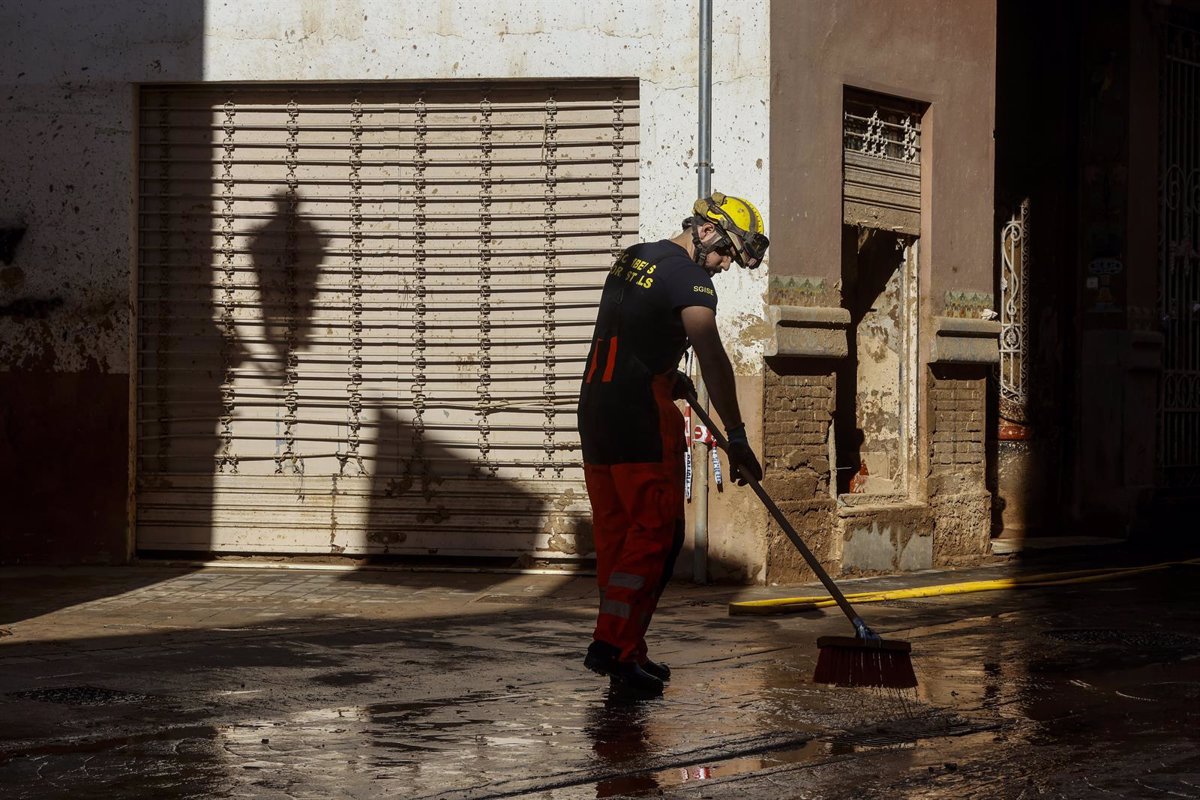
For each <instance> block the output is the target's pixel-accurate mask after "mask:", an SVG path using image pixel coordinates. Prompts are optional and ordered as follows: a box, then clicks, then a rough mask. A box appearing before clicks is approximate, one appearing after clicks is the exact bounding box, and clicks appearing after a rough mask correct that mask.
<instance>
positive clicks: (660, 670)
mask: <svg viewBox="0 0 1200 800" xmlns="http://www.w3.org/2000/svg"><path fill="white" fill-rule="evenodd" d="M642 669H643V670H645V671H646V672H648V673H650V674H651V675H653V676H654V677H656V678H658V679H659V680H660V681H662V682H663V683H666V682H667V681H669V680H671V668H670V667H668V666H667V665H666V664H660V663H658V662H657V661H651V660H650V659H648V658H647V659H646V660H645V661H644V662H642Z"/></svg>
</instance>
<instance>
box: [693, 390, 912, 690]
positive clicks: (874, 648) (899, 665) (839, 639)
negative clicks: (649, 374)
mask: <svg viewBox="0 0 1200 800" xmlns="http://www.w3.org/2000/svg"><path fill="white" fill-rule="evenodd" d="M686 399H687V401H688V403H689V404H690V405H691V407H692V409H693V410H694V411H695V412H696V415H697V416H698V417H699V418H700V421H701V422H703V423H704V424H705V426H707V427H708V430H709V431H710V432H711V433H712V436H713V438H714V439H715V440H716V442H717V445H718V446H719V447H720V448H721V449H722V450H724V451H725V452H726V453H727V454H728V453H729V442H728V441H727V440H726V439H725V437H724V436H723V435H722V434H721V432H720V430H719V429H718V428H717V426H716V425H714V424H713V421H712V418H711V417H709V416H708V413H707V412H706V411H705V410H704V409H703V408H701V407H700V403H699V401H698V400H697V399H696V394H695V392H688V394H687V398H686ZM731 460H732V457H731ZM741 478H742V479H743V480H745V481H746V483H747V484H748V485H749V486H750V488H751V489H753V490H754V493H755V494H756V495H758V499H759V500H761V501H762V503H763V505H764V506H766V507H767V511H769V512H771V516H772V517H774V518H775V522H777V523H778V524H779V527H780V528H782V529H783V532H784V533H786V534H787V537H788V538H789V539H791V540H792V544H794V545H795V546H796V549H797V550H799V551H800V555H802V556H804V560H805V561H807V562H808V566H809V567H811V568H812V571H813V572H815V573H816V575H817V577H818V578H820V579H821V583H823V584H824V585H825V588H826V589H827V590H828V591H829V595H830V596H831V597H832V598H833V599H834V600H835V601H837V604H838V607H839V608H841V609H842V613H844V614H845V615H846V618H847V619H849V620H850V624H851V625H853V626H854V636H821V637H819V638H818V639H817V648H818V654H817V668H816V669H815V670H814V671H813V682H814V683H831V684H834V685H836V686H873V687H880V688H884V689H911V688H912V687H914V686H916V685H917V676H916V673H914V672H913V665H912V655H911V653H912V645H910V644H909V643H908V642H905V641H901V640H898V639H884V638H882V637H880V635H879V634H877V633H875V632H874V631H873V630H871V629H870V628H869V627H867V623H865V622H863V620H862V617H860V616H859V615H858V614H857V613H855V611H854V607H853V606H851V605H850V601H849V600H847V599H846V595H844V594H842V590H841V589H839V588H838V587H837V584H836V583H834V582H833V578H831V577H829V573H828V572H826V571H825V568H824V567H822V566H821V562H819V561H817V558H816V556H814V555H813V554H812V551H811V550H809V549H808V545H806V544H805V543H804V540H803V539H801V538H800V534H798V533H796V529H795V528H793V527H792V524H791V523H790V522H788V520H787V517H785V516H784V515H783V512H782V511H780V510H779V506H777V505H775V501H774V500H772V499H771V496H770V495H768V494H767V492H766V490H765V489H763V488H762V485H761V484H760V483H759V482H758V481H756V480H755V479H754V477H753V476H750V475H745V474H743V475H741Z"/></svg>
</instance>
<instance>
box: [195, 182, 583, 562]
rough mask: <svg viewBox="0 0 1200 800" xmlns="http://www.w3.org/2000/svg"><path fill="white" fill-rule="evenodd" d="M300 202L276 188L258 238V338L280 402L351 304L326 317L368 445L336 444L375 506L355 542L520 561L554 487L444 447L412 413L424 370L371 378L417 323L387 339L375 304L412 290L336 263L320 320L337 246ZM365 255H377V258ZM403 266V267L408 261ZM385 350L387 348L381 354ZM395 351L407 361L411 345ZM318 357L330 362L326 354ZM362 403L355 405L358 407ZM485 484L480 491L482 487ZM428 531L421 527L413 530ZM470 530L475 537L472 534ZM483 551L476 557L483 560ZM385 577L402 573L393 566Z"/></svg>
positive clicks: (397, 558)
mask: <svg viewBox="0 0 1200 800" xmlns="http://www.w3.org/2000/svg"><path fill="white" fill-rule="evenodd" d="M299 205H300V203H299V198H292V197H290V196H288V195H285V194H281V195H277V196H276V199H275V205H274V209H273V211H272V213H271V216H270V218H269V219H268V220H267V221H266V222H265V223H264V224H263V225H262V226H261V227H259V228H258V229H257V230H256V231H255V232H254V234H253V235H252V236H251V238H250V240H249V249H250V255H251V259H252V262H253V266H254V272H255V275H256V279H257V283H258V287H259V294H260V303H261V308H262V342H261V343H259V342H256V343H255V344H256V345H257V344H262V345H264V346H265V348H264V353H263V355H261V356H259V357H258V359H257V365H258V367H259V371H260V372H261V373H262V374H263V375H265V376H267V377H268V378H269V379H270V380H272V381H273V382H276V383H277V385H278V386H280V391H281V392H282V395H281V396H280V402H284V403H286V401H287V398H288V394H289V387H291V386H292V385H293V384H292V383H291V382H290V378H289V376H291V375H296V374H299V375H300V376H303V375H304V372H305V363H304V362H305V360H306V349H307V348H308V347H309V345H310V343H312V342H313V340H314V330H320V329H322V327H323V325H324V323H325V320H329V319H330V317H331V315H341V316H342V318H341V319H333V320H331V321H332V322H334V323H335V324H332V325H328V326H325V331H326V334H327V335H328V333H329V332H332V333H334V334H336V335H339V336H340V334H342V333H343V332H344V333H345V334H346V336H345V339H344V341H345V347H344V350H343V351H342V352H343V353H344V359H345V361H344V364H345V369H346V382H345V385H344V390H345V393H346V401H345V403H346V405H345V415H346V416H345V423H346V424H345V425H344V426H343V427H342V428H341V429H340V430H341V431H342V432H343V435H347V436H348V432H349V431H350V429H351V426H352V424H354V425H356V427H357V431H358V439H359V447H358V452H359V453H361V454H362V455H363V456H365V457H362V458H359V457H349V456H348V455H347V454H348V453H349V452H350V451H351V448H350V447H349V445H348V440H346V441H342V442H340V443H338V445H337V448H338V450H339V452H340V453H342V456H341V457H340V458H339V461H340V470H339V478H340V477H342V476H357V475H359V474H363V475H365V476H367V477H368V479H369V485H370V494H369V497H368V499H367V503H366V509H365V512H364V513H363V514H362V516H360V517H358V519H359V520H360V521H361V522H360V524H361V525H362V529H361V532H353V531H351V532H350V534H349V537H348V538H349V539H355V538H358V539H360V540H361V541H359V542H357V544H358V546H359V547H365V548H366V549H367V550H369V553H365V554H364V553H354V552H349V553H347V554H348V555H352V556H356V557H358V558H360V559H361V561H362V562H364V563H366V564H377V563H379V562H384V563H388V562H391V563H396V562H398V563H400V564H404V563H406V562H407V563H422V564H427V563H428V562H429V561H430V560H431V559H432V560H435V563H443V559H444V558H445V557H446V556H447V555H451V556H452V555H453V554H454V551H455V550H459V549H469V550H471V551H475V552H479V551H488V550H494V551H497V555H496V556H495V557H494V558H490V559H487V562H486V563H487V564H491V565H493V566H498V565H508V564H510V563H512V562H513V561H514V560H515V561H517V562H520V561H521V560H522V554H524V555H525V556H531V555H532V554H533V553H534V551H535V549H536V545H537V538H538V536H539V535H540V534H541V533H542V530H541V528H542V523H541V521H542V520H543V519H544V518H545V512H546V505H547V503H546V500H545V498H544V497H543V496H540V495H537V494H534V493H532V492H530V491H526V490H525V489H524V488H523V487H522V486H521V485H519V484H517V483H515V482H512V481H508V480H505V479H503V478H496V477H487V476H486V475H487V470H486V469H484V468H482V467H481V465H480V464H479V463H478V462H477V461H475V460H473V459H470V458H467V457H464V453H463V451H462V450H455V449H449V448H447V447H444V446H442V445H440V444H438V443H437V441H436V439H435V438H434V435H433V434H431V432H430V431H426V430H423V429H418V428H416V427H414V425H413V424H412V423H411V422H410V421H409V419H411V417H412V414H413V412H412V408H411V406H412V405H413V402H412V398H411V397H408V396H406V395H407V394H408V392H409V389H410V387H411V386H412V385H413V384H414V382H415V377H414V375H413V374H412V373H411V370H410V371H408V372H402V371H401V370H404V369H405V367H404V366H397V367H396V368H395V369H396V372H395V375H394V377H392V378H391V379H390V380H393V381H395V383H394V384H391V385H388V383H387V382H388V380H389V379H386V378H385V379H383V380H382V382H381V381H380V379H378V378H376V379H375V380H371V377H370V376H371V373H372V372H374V371H375V370H377V369H378V368H379V366H381V362H382V361H384V360H385V359H393V358H395V352H396V345H399V350H400V352H401V353H404V352H405V351H409V350H414V349H415V348H414V344H413V341H412V336H411V332H409V333H408V334H407V335H405V334H404V333H403V332H404V331H406V330H407V329H404V328H400V329H399V330H400V331H401V332H402V334H401V336H400V337H397V339H396V340H394V341H388V342H387V344H386V346H385V347H379V345H380V344H381V341H382V336H381V335H380V332H379V331H378V330H373V329H372V327H371V320H370V316H371V306H373V305H374V306H376V307H379V306H384V307H386V306H397V307H401V308H402V307H403V305H404V302H405V298H403V297H402V296H400V295H399V293H397V294H395V295H389V294H380V293H379V292H378V291H374V292H372V291H371V290H370V288H369V287H366V286H364V287H363V291H362V293H361V296H360V297H359V298H358V299H356V298H355V297H354V293H353V292H352V291H348V290H349V289H350V287H349V285H348V284H349V281H350V278H349V276H348V275H347V276H346V277H345V279H344V280H345V281H346V284H347V285H343V284H342V280H343V278H342V273H336V275H337V278H336V282H337V288H338V290H339V294H340V295H341V296H343V297H346V298H347V299H346V300H341V299H336V300H335V299H333V298H330V299H327V300H325V301H324V304H325V305H326V306H327V308H326V309H325V310H324V312H323V314H322V316H321V318H320V320H318V319H316V318H315V316H314V311H315V310H316V309H317V306H318V305H319V303H318V297H319V293H320V291H321V289H323V288H325V287H329V286H330V285H331V283H332V281H331V280H330V278H329V277H325V279H324V281H322V280H321V279H322V276H323V273H322V264H323V262H325V261H326V260H327V259H328V258H329V257H330V256H335V257H336V256H337V255H338V253H337V252H336V251H335V250H334V249H333V248H331V247H330V245H329V242H330V240H329V239H327V238H326V237H325V236H324V235H323V234H322V232H321V231H320V230H319V229H318V228H317V227H316V225H315V224H313V222H311V221H310V220H307V219H305V218H304V216H303V215H302V214H300V213H299V210H298V209H299ZM367 261H368V265H369V262H370V259H368V260H367ZM382 269H384V270H388V269H393V267H387V266H385V267H382ZM399 269H400V270H401V271H403V269H404V267H403V265H401V266H400V267H399ZM369 271H370V266H367V267H365V268H364V273H366V277H368V278H369V277H371V276H370V274H369ZM368 283H369V282H368ZM358 303H361V304H362V306H363V310H364V312H365V313H364V314H363V317H365V319H363V324H362V327H361V329H358V328H356V327H355V326H354V318H355V317H354V306H355V305H357V304H358ZM431 338H433V337H432V336H431ZM356 339H358V340H359V341H355V340H356ZM356 345H357V346H356ZM225 346H226V348H227V350H228V351H229V352H231V353H238V354H240V355H241V356H242V357H243V358H244V357H245V350H246V348H245V343H236V342H234V343H228V344H226V345H225ZM339 349H340V348H339ZM380 354H386V355H384V356H382V357H381V355H380ZM320 357H321V358H322V359H323V358H328V357H329V349H328V348H325V349H324V351H323V353H322V354H321V356H320ZM396 362H397V363H398V365H403V364H404V363H405V362H404V356H401V357H400V358H398V359H396ZM320 368H321V369H329V367H324V366H323V365H322V366H321V367H320ZM375 374H376V375H378V372H375ZM356 375H360V376H363V378H364V380H363V382H362V383H361V384H357V385H356V380H355V376H356ZM381 383H382V385H381ZM434 387H435V388H432V389H430V390H428V391H429V394H430V395H431V397H430V399H429V401H428V403H429V406H430V411H429V412H427V414H426V416H427V417H430V416H432V411H434V410H436V408H437V403H438V399H437V397H436V384H434ZM219 389H220V387H219V386H218V390H219ZM218 394H219V391H218ZM393 398H394V399H393ZM295 404H296V416H297V417H298V418H303V417H304V409H305V406H306V399H305V397H304V396H303V392H302V390H301V392H300V394H299V396H298V397H296V398H295ZM355 408H357V409H358V411H357V413H354V409H355ZM310 430H311V428H310ZM313 446H314V445H313V444H312V443H307V444H306V443H304V442H302V441H300V440H297V442H296V445H295V451H296V453H297V454H298V455H303V451H304V449H305V448H310V449H311V448H312V447H313ZM318 447H319V445H318ZM220 449H221V448H220V446H219V443H218V446H217V447H216V448H214V458H215V463H217V464H218V465H219V464H220V456H221V453H220ZM306 477H308V476H306ZM310 477H314V478H317V480H316V481H313V484H314V485H315V486H320V487H321V488H320V489H319V491H338V490H339V489H338V488H336V487H337V486H338V482H337V481H333V480H332V478H331V477H330V478H329V479H325V476H315V475H314V476H310ZM476 491H477V492H478V494H474V492H476ZM481 498H487V499H482V500H481ZM335 500H336V498H335ZM335 524H338V523H337V522H336V512H335V519H334V520H331V522H330V526H331V527H330V532H329V533H330V542H331V551H332V552H335V553H336V552H338V550H339V546H338V545H336V543H335V542H336V539H335V534H336V531H335V530H334V529H333V526H334V525H335ZM439 531H445V532H446V533H445V540H444V541H443V540H442V539H441V538H440V537H439ZM418 532H419V536H418V535H414V534H417V533H418ZM575 532H576V534H577V535H578V536H579V537H580V540H581V541H582V542H584V543H588V544H590V536H587V530H586V528H583V527H578V528H577V529H576V531H575ZM464 541H466V543H467V547H466V548H464V547H463V544H462V543H463V542H464ZM456 542H458V544H457V545H456V544H455V543H456ZM585 546H586V545H585ZM446 550H449V553H447V552H446ZM505 550H507V551H509V553H511V552H513V551H517V552H518V555H517V556H516V557H514V556H512V555H507V554H504V553H503V551H505ZM479 558H480V557H479V556H476V557H475V559H476V563H479V562H478V559H479ZM351 576H352V577H355V578H356V579H378V580H383V577H382V573H380V572H378V571H374V570H372V571H364V572H360V573H351ZM387 580H388V581H389V582H393V583H394V582H396V581H395V578H394V576H393V577H391V578H388V579H387Z"/></svg>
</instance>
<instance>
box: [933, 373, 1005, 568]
mask: <svg viewBox="0 0 1200 800" xmlns="http://www.w3.org/2000/svg"><path fill="white" fill-rule="evenodd" d="M926 402H927V403H928V406H927V408H928V415H927V417H926V419H927V420H928V424H929V480H928V482H927V487H926V488H927V491H928V497H929V505H930V508H931V509H932V510H933V512H934V539H933V548H934V553H933V557H934V563H935V564H938V565H947V564H958V563H967V562H970V561H971V560H973V559H977V558H978V557H979V556H980V555H982V554H984V553H985V552H987V547H988V541H989V539H990V536H991V516H992V497H991V493H990V492H989V491H988V489H987V486H986V483H985V481H986V472H987V441H986V433H985V427H986V425H985V422H984V420H985V416H986V402H987V371H986V368H985V367H980V366H974V365H947V364H934V365H931V367H930V375H929V385H928V393H927V395H926Z"/></svg>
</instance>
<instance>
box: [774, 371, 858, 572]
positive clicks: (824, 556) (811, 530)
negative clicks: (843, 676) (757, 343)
mask: <svg viewBox="0 0 1200 800" xmlns="http://www.w3.org/2000/svg"><path fill="white" fill-rule="evenodd" d="M826 369H827V366H826V365H825V364H824V363H823V362H819V363H816V364H810V365H800V366H799V367H798V368H797V367H796V366H795V365H791V366H790V367H789V368H788V369H787V370H786V371H784V370H783V369H780V370H776V369H772V368H770V367H768V369H767V370H766V375H765V379H764V386H763V444H762V449H763V468H764V471H765V477H764V479H763V487H764V488H765V489H766V490H767V492H768V493H769V494H770V495H771V497H772V498H773V499H774V500H775V502H776V503H777V504H778V505H779V508H780V509H781V510H782V511H783V512H784V514H786V515H787V517H788V521H789V522H791V523H792V525H793V526H794V527H795V528H796V529H797V531H798V532H799V533H800V535H801V536H802V537H803V538H804V539H805V541H806V542H807V543H808V544H809V546H810V548H811V549H812V550H813V552H814V553H815V554H816V556H817V558H819V559H820V560H821V562H822V563H826V564H830V565H832V566H833V567H834V568H835V569H836V567H837V560H838V559H839V558H840V549H839V548H838V547H837V546H836V544H837V543H836V541H835V538H834V536H833V530H834V525H833V511H834V502H833V498H832V497H831V496H830V493H829V492H830V489H829V481H830V475H831V465H830V463H829V444H828V437H829V428H830V426H831V425H832V424H833V408H834V393H835V388H836V383H835V378H834V375H833V374H832V373H831V372H827V371H825V370H826ZM811 577H812V573H811V572H810V571H809V569H808V566H807V565H806V564H805V563H804V560H803V558H802V557H801V556H800V554H799V553H798V552H797V551H796V549H795V547H794V546H793V545H792V543H791V541H789V540H788V538H787V537H786V535H785V534H784V533H783V532H782V531H781V530H779V527H778V526H777V525H776V524H775V523H774V521H772V522H770V524H769V526H768V532H767V575H766V579H767V581H768V582H774V581H779V582H789V581H798V580H809V579H811Z"/></svg>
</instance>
